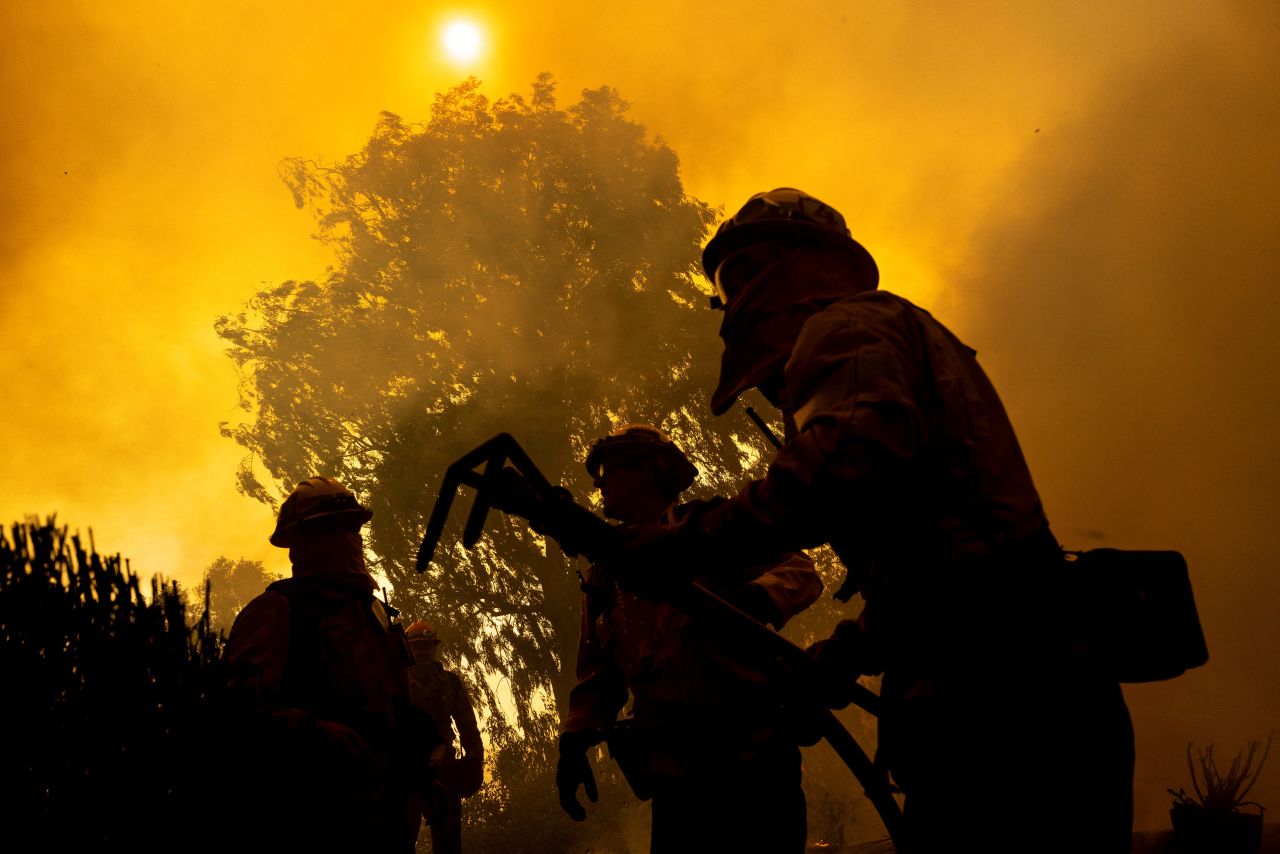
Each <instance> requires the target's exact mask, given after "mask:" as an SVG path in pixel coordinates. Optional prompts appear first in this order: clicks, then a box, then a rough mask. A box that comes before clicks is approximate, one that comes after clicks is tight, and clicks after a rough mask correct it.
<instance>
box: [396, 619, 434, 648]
mask: <svg viewBox="0 0 1280 854" xmlns="http://www.w3.org/2000/svg"><path fill="white" fill-rule="evenodd" d="M404 635H405V637H407V638H408V639H409V640H411V641H434V642H435V643H440V636H439V635H438V634H436V627H435V626H433V625H432V624H431V623H428V622H427V621H426V620H418V621H417V622H414V623H410V624H409V628H407V629H405V630H404Z"/></svg>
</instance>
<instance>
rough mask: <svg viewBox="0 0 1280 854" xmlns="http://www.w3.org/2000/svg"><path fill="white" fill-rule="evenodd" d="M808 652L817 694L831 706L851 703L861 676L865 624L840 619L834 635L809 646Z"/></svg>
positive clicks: (836, 706) (836, 707)
mask: <svg viewBox="0 0 1280 854" xmlns="http://www.w3.org/2000/svg"><path fill="white" fill-rule="evenodd" d="M808 653H809V660H810V661H811V662H812V663H813V680H814V688H815V689H816V690H817V692H818V696H819V697H821V698H822V701H823V702H824V703H826V704H827V706H828V707H830V708H832V709H843V708H844V707H845V706H847V705H849V703H850V702H851V701H852V699H853V691H854V686H855V685H857V684H858V677H859V676H861V675H862V659H863V654H862V653H863V642H862V626H861V625H859V624H858V622H857V621H855V620H841V621H840V622H839V623H837V624H836V628H835V631H834V632H832V633H831V637H829V638H827V639H826V640H820V641H818V642H817V643H815V644H814V645H813V646H811V647H809V649H808Z"/></svg>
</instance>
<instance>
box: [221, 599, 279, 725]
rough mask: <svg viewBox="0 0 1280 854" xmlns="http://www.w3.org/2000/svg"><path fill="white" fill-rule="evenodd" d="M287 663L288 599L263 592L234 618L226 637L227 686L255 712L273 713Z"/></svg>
mask: <svg viewBox="0 0 1280 854" xmlns="http://www.w3.org/2000/svg"><path fill="white" fill-rule="evenodd" d="M288 662H289V600H288V599H287V598H285V596H284V595H283V594H280V593H276V592H273V591H267V592H266V593H263V594H262V595H261V596H258V597H256V598H255V599H253V600H252V601H251V602H250V603H249V604H248V605H246V606H245V607H244V609H243V610H241V612H240V613H239V614H238V615H237V616H236V619H235V622H234V623H232V625H231V634H230V636H229V637H228V638H227V651H226V664H227V671H228V677H227V687H228V688H229V689H230V691H231V692H232V695H233V696H235V697H238V698H239V699H240V700H241V701H243V702H246V703H248V704H250V705H251V706H252V707H253V709H254V710H256V711H258V712H273V711H276V710H277V709H276V707H277V705H278V704H279V702H280V696H279V692H280V683H281V680H282V679H283V677H284V671H285V665H287V664H288Z"/></svg>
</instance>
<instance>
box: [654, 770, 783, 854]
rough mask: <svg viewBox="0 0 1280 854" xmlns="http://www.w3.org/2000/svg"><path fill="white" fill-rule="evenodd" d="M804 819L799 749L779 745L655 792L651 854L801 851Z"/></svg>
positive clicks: (771, 853) (696, 774)
mask: <svg viewBox="0 0 1280 854" xmlns="http://www.w3.org/2000/svg"><path fill="white" fill-rule="evenodd" d="M807 831H808V823H807V818H806V815H805V800H804V790H803V789H801V787H800V749H799V748H798V747H796V746H795V745H778V746H775V747H773V748H771V749H770V750H769V751H768V752H767V753H765V754H763V755H761V756H758V757H757V758H756V759H754V760H753V761H751V762H749V763H747V764H745V765H744V764H741V763H732V764H724V765H718V766H714V767H712V768H709V769H707V770H705V771H701V772H698V773H694V774H689V775H687V776H686V777H685V778H683V779H681V780H680V781H679V782H677V783H673V784H671V785H669V786H664V787H663V788H662V790H660V791H657V792H655V794H654V796H653V835H652V837H651V841H650V849H649V850H650V851H651V852H652V854H685V852H688V854H695V852H696V854H705V852H707V851H734V852H760V854H766V852H767V854H792V852H794V854H802V852H803V851H804V848H805V838H806V835H807Z"/></svg>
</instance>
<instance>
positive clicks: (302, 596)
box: [226, 477, 438, 852]
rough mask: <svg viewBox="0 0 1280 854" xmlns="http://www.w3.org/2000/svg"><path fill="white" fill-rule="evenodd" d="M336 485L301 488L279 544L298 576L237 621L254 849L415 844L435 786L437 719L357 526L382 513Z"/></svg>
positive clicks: (325, 481) (235, 667)
mask: <svg viewBox="0 0 1280 854" xmlns="http://www.w3.org/2000/svg"><path fill="white" fill-rule="evenodd" d="M372 515H373V514H372V513H371V512H370V511H369V510H368V509H366V508H365V507H362V506H361V505H360V504H359V503H358V502H357V501H356V497H355V496H354V495H353V494H352V493H351V492H350V491H348V490H347V489H345V488H344V487H343V486H342V485H341V484H340V483H338V482H337V481H335V480H333V479H331V478H327V477H313V478H310V479H308V480H305V481H303V482H302V483H299V484H298V486H297V487H296V488H295V489H294V490H293V492H292V493H291V494H290V495H289V497H288V498H287V499H285V502H284V504H283V505H281V507H280V516H279V519H278V521H277V524H276V529H275V532H274V533H273V534H272V535H271V543H272V545H275V546H279V547H281V548H287V549H289V559H290V561H291V562H292V564H293V573H292V578H289V579H285V580H282V581H277V582H275V583H274V584H272V585H270V586H269V587H268V588H267V590H266V592H264V593H263V594H262V595H260V596H258V597H257V598H255V599H254V600H253V601H251V602H250V603H249V604H248V605H246V606H245V608H244V610H242V611H241V612H240V614H239V615H238V616H237V617H236V620H235V623H234V625H233V626H232V628H231V635H230V637H229V638H228V641H227V652H226V661H227V666H228V669H229V674H230V675H229V679H230V685H229V687H230V693H231V695H232V697H233V698H235V700H236V701H237V702H238V710H237V711H238V713H239V715H240V716H241V717H242V718H243V719H246V720H247V721H249V722H250V725H249V727H248V729H247V730H246V741H245V743H246V745H247V749H246V760H245V764H246V766H247V767H245V768H244V769H243V775H242V779H241V780H239V781H237V783H238V788H240V789H242V790H243V792H242V802H243V803H242V805H241V809H244V810H248V811H250V813H251V815H252V816H253V817H252V818H248V817H246V823H247V824H248V826H250V827H252V828H253V829H254V834H255V835H254V836H253V838H251V839H241V840H237V842H238V844H240V845H241V846H242V847H244V846H247V847H248V848H250V849H253V850H263V851H269V850H278V851H285V850H290V851H334V850H350V851H370V852H411V851H412V850H413V847H414V844H413V843H414V838H415V835H416V833H417V827H418V822H419V816H420V813H419V812H412V813H411V805H410V797H411V794H412V793H413V792H414V791H415V790H423V791H430V790H431V787H430V785H429V783H428V774H429V772H428V770H427V769H428V768H429V761H430V751H431V750H432V748H434V747H435V746H436V745H437V744H438V736H437V735H436V729H435V726H434V723H433V722H430V721H424V720H423V715H422V714H421V713H419V712H415V711H414V710H413V707H412V705H411V704H410V702H409V663H410V661H411V658H410V654H409V649H408V645H407V644H406V642H405V638H404V634H403V631H402V629H401V628H400V627H399V626H395V625H393V624H392V623H391V620H390V616H389V615H388V612H387V609H386V608H385V607H384V606H383V603H382V602H380V601H379V600H378V599H376V598H375V597H374V582H373V579H372V578H371V577H370V576H369V573H368V572H367V571H366V569H365V563H364V544H363V540H362V537H361V534H360V528H361V526H362V525H364V523H366V522H368V521H369V519H370V518H371V517H372Z"/></svg>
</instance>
